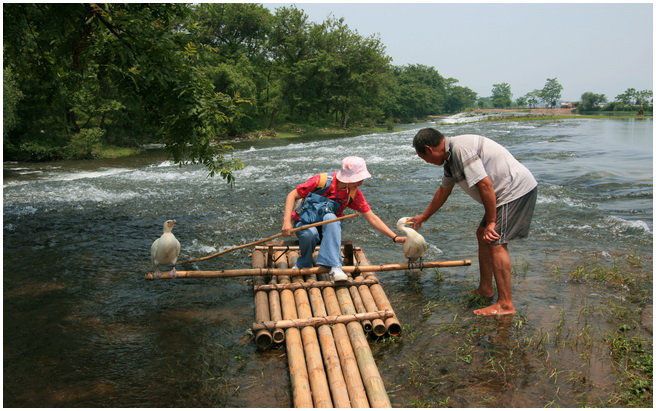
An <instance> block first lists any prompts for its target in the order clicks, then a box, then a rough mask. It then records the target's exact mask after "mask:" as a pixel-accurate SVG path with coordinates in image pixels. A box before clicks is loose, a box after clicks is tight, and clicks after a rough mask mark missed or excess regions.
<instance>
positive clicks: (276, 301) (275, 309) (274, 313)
mask: <svg viewBox="0 0 656 411" xmlns="http://www.w3.org/2000/svg"><path fill="white" fill-rule="evenodd" d="M274 259H275V255H274ZM276 267H278V268H287V265H285V264H282V263H280V265H276ZM277 282H278V279H277V277H275V276H272V277H271V281H270V283H269V284H268V285H277V284H276V283H277ZM261 287H264V286H261ZM269 310H270V312H271V321H279V320H282V307H281V306H280V293H279V292H278V291H276V290H274V291H269ZM271 336H272V337H273V342H274V343H276V344H280V343H282V342H283V341H285V332H284V331H283V330H282V329H281V328H276V329H274V330H273V332H272V333H271Z"/></svg>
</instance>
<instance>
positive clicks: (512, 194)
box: [442, 134, 538, 207]
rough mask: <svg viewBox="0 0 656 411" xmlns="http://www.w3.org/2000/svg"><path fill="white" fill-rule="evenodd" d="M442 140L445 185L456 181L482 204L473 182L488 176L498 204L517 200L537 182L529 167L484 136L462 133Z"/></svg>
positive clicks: (443, 179)
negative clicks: (444, 159) (444, 154)
mask: <svg viewBox="0 0 656 411" xmlns="http://www.w3.org/2000/svg"><path fill="white" fill-rule="evenodd" d="M445 139H446V141H445V150H446V158H447V160H446V161H445V162H444V177H442V186H444V187H453V186H454V185H455V184H456V183H458V185H460V187H462V189H463V190H465V192H466V193H467V194H469V195H470V196H471V197H472V198H473V199H474V200H476V201H478V202H479V203H481V204H482V203H483V202H482V201H481V195H480V193H479V192H478V187H476V183H478V182H479V181H481V180H482V179H483V178H485V177H486V176H489V177H490V179H491V180H492V184H493V185H494V193H495V194H496V197H497V207H498V206H500V205H503V204H506V203H509V202H511V201H513V200H516V199H518V198H519V197H521V196H523V195H524V194H526V193H528V192H529V191H531V190H533V189H534V188H535V187H536V186H537V185H538V182H537V181H535V178H534V177H533V174H531V172H530V171H529V170H528V168H526V167H525V166H524V165H523V164H522V163H520V162H519V161H517V159H516V158H515V157H513V155H512V154H510V152H509V151H508V150H506V149H505V148H504V147H503V146H501V145H500V144H498V143H496V142H495V141H493V140H490V139H489V138H487V137H483V136H479V135H476V134H463V135H461V136H455V137H445Z"/></svg>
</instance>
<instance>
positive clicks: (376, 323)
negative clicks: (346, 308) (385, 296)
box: [351, 276, 387, 337]
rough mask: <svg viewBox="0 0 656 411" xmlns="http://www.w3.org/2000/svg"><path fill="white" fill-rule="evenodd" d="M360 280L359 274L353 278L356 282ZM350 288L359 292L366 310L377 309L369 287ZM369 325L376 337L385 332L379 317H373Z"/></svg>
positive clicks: (372, 310) (383, 324) (385, 329)
mask: <svg viewBox="0 0 656 411" xmlns="http://www.w3.org/2000/svg"><path fill="white" fill-rule="evenodd" d="M362 280H363V278H362V277H361V276H358V277H356V278H355V280H354V281H355V282H356V284H357V283H358V282H362ZM351 288H354V289H355V292H356V293H358V294H360V298H361V299H362V303H363V304H364V307H365V309H366V311H369V312H375V311H378V307H377V306H376V302H375V301H374V297H372V296H371V292H370V291H369V287H367V286H366V285H360V286H358V287H351ZM351 295H353V292H351ZM371 327H372V331H373V333H374V335H376V336H377V337H382V336H383V335H385V333H386V332H387V328H386V327H385V323H384V322H383V320H381V319H380V318H376V319H373V320H372V321H371Z"/></svg>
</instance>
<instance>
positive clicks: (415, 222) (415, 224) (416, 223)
mask: <svg viewBox="0 0 656 411" xmlns="http://www.w3.org/2000/svg"><path fill="white" fill-rule="evenodd" d="M426 220H428V219H427V218H426V217H424V215H423V214H417V215H416V216H414V217H412V218H410V220H408V221H410V222H411V223H412V228H414V229H415V230H419V229H420V228H421V225H422V224H423V222H424V221H426Z"/></svg>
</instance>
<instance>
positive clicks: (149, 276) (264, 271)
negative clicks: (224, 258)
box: [145, 260, 471, 280]
mask: <svg viewBox="0 0 656 411" xmlns="http://www.w3.org/2000/svg"><path fill="white" fill-rule="evenodd" d="M463 265H471V260H456V261H428V262H425V263H423V265H422V266H423V268H438V267H458V266H463ZM409 268H410V267H408V264H405V263H403V264H398V263H393V264H380V265H358V266H352V265H351V266H349V265H346V266H343V267H342V270H344V272H345V273H353V274H358V273H367V272H379V271H399V270H408V269H409ZM329 271H330V270H329V269H328V268H326V267H321V266H319V267H312V268H302V269H297V268H287V269H278V268H250V269H249V268H247V269H236V270H218V271H203V270H193V271H177V273H176V277H175V278H213V277H248V276H258V275H261V276H268V275H294V276H296V275H311V274H322V273H327V272H329ZM145 278H146V280H155V279H158V280H159V279H161V280H168V279H170V277H162V278H155V276H154V274H153V273H146V276H145Z"/></svg>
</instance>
